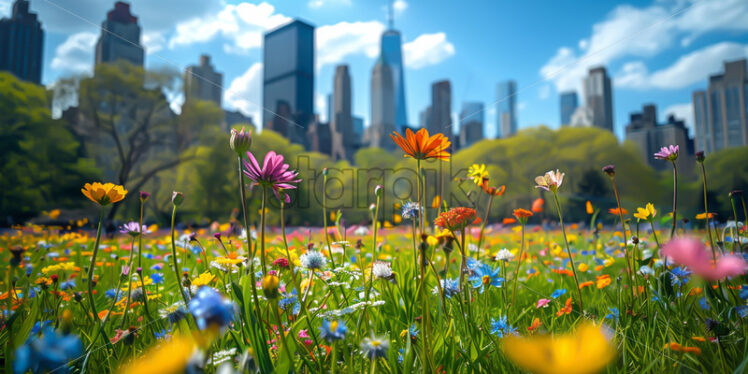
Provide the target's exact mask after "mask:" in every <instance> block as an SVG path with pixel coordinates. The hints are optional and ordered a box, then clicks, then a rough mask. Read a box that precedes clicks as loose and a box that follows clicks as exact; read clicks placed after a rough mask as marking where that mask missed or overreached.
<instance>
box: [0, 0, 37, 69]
mask: <svg viewBox="0 0 748 374" xmlns="http://www.w3.org/2000/svg"><path fill="white" fill-rule="evenodd" d="M43 49H44V30H42V24H41V23H40V22H39V20H38V19H37V16H36V13H31V12H29V2H28V1H27V0H16V2H15V3H13V10H12V12H11V15H10V18H3V19H1V20H0V71H9V72H11V73H12V74H13V75H15V76H16V77H18V78H19V79H22V80H25V81H29V82H33V83H36V84H40V83H41V81H42V51H43Z"/></svg>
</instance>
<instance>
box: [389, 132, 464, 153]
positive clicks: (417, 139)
mask: <svg viewBox="0 0 748 374" xmlns="http://www.w3.org/2000/svg"><path fill="white" fill-rule="evenodd" d="M390 137H391V138H392V140H394V141H395V143H397V145H398V146H400V148H401V149H402V150H403V151H404V152H405V156H406V157H413V158H415V159H416V160H427V159H430V158H435V159H438V160H449V153H448V152H447V151H446V149H447V148H449V145H450V144H451V143H450V142H449V140H448V139H447V138H446V137H445V136H444V134H441V133H439V134H436V135H434V136H429V132H428V130H426V129H420V130H418V132H417V133H413V131H412V130H411V129H407V130H405V137H403V136H402V135H400V134H398V133H396V132H394V131H393V132H392V134H390Z"/></svg>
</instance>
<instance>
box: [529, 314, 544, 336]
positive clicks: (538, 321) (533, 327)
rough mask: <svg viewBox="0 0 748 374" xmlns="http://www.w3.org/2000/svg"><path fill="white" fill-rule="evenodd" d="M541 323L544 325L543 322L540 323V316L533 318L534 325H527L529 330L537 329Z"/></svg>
mask: <svg viewBox="0 0 748 374" xmlns="http://www.w3.org/2000/svg"><path fill="white" fill-rule="evenodd" d="M540 325H542V323H540V318H537V317H535V319H533V320H532V325H530V326H529V327H527V331H530V332H532V331H535V330H537V329H538V327H540Z"/></svg>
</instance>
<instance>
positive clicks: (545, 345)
mask: <svg viewBox="0 0 748 374" xmlns="http://www.w3.org/2000/svg"><path fill="white" fill-rule="evenodd" d="M502 350H503V351H504V354H506V355H507V356H508V357H509V358H510V359H511V360H512V361H513V362H514V363H515V364H517V365H518V366H520V367H522V368H524V369H526V370H528V371H530V372H532V373H540V374H544V373H549V374H550V373H567V374H591V373H597V372H600V371H601V370H603V369H604V368H605V366H607V365H608V363H610V362H611V361H612V360H613V359H614V358H615V355H616V353H615V348H614V346H613V343H612V337H611V336H610V334H609V333H608V332H607V331H606V330H604V328H603V327H602V326H595V325H594V324H584V325H581V326H580V327H579V328H577V330H576V331H575V332H573V333H571V334H567V335H560V336H559V335H557V336H553V337H552V336H548V335H543V336H533V337H529V338H523V337H519V336H514V335H507V337H506V338H504V342H503V345H502Z"/></svg>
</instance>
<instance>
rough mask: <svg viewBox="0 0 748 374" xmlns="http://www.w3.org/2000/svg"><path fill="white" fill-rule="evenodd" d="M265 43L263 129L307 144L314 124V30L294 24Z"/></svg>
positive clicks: (281, 30) (272, 35) (268, 38)
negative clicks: (310, 129) (307, 129)
mask: <svg viewBox="0 0 748 374" xmlns="http://www.w3.org/2000/svg"><path fill="white" fill-rule="evenodd" d="M264 43H265V44H264V56H263V63H264V65H263V66H264V68H263V85H262V103H263V109H264V110H263V111H262V126H263V128H266V129H272V130H274V131H276V132H278V133H280V134H281V135H283V136H285V137H287V138H288V139H289V140H290V141H291V142H293V143H300V144H306V128H307V126H308V125H309V123H311V122H312V121H314V26H312V25H310V24H308V23H305V22H302V21H300V20H294V21H292V22H291V23H289V24H286V25H285V26H281V27H279V28H277V29H275V30H273V31H270V32H268V33H266V34H265V41H264ZM328 121H329V119H328Z"/></svg>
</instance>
